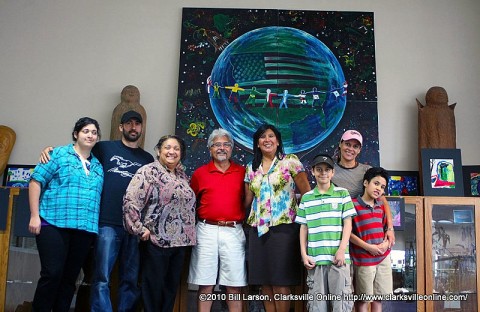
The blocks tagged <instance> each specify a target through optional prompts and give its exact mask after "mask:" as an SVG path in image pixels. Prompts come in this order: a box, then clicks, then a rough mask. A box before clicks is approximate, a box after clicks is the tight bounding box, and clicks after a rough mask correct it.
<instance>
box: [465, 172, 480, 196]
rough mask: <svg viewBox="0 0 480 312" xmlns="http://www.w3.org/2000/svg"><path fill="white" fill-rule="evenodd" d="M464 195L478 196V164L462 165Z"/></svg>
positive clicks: (479, 176)
mask: <svg viewBox="0 0 480 312" xmlns="http://www.w3.org/2000/svg"><path fill="white" fill-rule="evenodd" d="M462 169H463V187H464V189H465V196H474V197H479V196H480V166H463V167H462Z"/></svg>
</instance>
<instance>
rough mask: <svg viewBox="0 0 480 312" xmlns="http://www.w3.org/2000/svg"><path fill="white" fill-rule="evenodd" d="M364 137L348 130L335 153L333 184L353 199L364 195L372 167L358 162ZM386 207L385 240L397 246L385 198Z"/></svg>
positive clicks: (383, 198)
mask: <svg viewBox="0 0 480 312" xmlns="http://www.w3.org/2000/svg"><path fill="white" fill-rule="evenodd" d="M362 144H363V137H362V135H361V134H360V132H358V131H357V130H347V131H345V133H343V135H342V138H341V139H340V143H339V144H338V149H337V150H336V152H335V155H334V159H335V161H336V162H335V175H334V176H333V178H332V182H333V183H334V184H335V185H338V186H341V187H344V188H346V189H347V190H348V192H349V193H350V196H351V198H352V199H355V198H357V197H358V196H361V195H362V193H363V176H364V175H365V172H367V170H368V169H370V168H371V166H370V165H367V164H362V163H359V162H358V161H357V157H358V156H359V154H360V152H361V150H362ZM381 200H382V202H383V203H384V206H385V214H386V216H387V231H386V232H385V239H388V241H389V243H390V246H393V245H394V244H395V233H394V231H393V221H392V213H391V211H390V206H389V205H388V202H387V200H386V199H385V197H384V196H382V197H381Z"/></svg>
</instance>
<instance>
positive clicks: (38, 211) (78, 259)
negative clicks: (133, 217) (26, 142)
mask: <svg viewBox="0 0 480 312" xmlns="http://www.w3.org/2000/svg"><path fill="white" fill-rule="evenodd" d="M72 138H73V141H74V143H73V144H69V145H65V146H60V147H57V148H55V149H54V150H53V152H52V154H51V160H50V161H49V162H48V163H46V164H38V165H37V166H36V167H35V170H34V171H33V174H32V179H31V181H30V184H29V202H30V223H29V226H28V228H29V231H30V232H31V233H33V234H35V235H36V242H37V248H38V254H39V256H40V265H41V271H40V279H39V280H38V284H37V289H36V291H35V296H34V299H33V311H35V312H38V311H51V310H53V311H69V309H70V304H71V302H72V298H73V295H74V293H75V281H76V279H77V277H78V274H79V273H80V269H81V267H82V264H83V262H84V261H85V258H86V256H87V254H88V251H89V248H90V246H91V245H92V243H93V241H94V239H95V237H96V234H97V232H98V215H99V208H100V195H101V192H102V186H103V169H102V166H101V164H100V162H99V161H98V159H97V158H95V157H94V156H93V155H92V154H91V153H90V152H91V150H92V148H93V146H94V145H95V144H96V143H97V142H98V140H99V138H100V127H99V125H98V122H97V121H96V120H95V119H92V118H89V117H83V118H80V119H79V120H78V121H77V122H76V124H75V127H74V129H73V133H72Z"/></svg>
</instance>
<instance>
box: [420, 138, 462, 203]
mask: <svg viewBox="0 0 480 312" xmlns="http://www.w3.org/2000/svg"><path fill="white" fill-rule="evenodd" d="M422 171H423V172H422V178H423V194H424V195H425V196H463V195H464V189H463V178H462V176H463V174H462V158H461V153H460V150H459V149H454V148H452V149H436V148H422Z"/></svg>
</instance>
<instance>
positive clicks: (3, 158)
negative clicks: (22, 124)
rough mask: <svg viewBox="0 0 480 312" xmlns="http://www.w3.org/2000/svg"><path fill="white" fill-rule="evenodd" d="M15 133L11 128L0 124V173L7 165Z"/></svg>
mask: <svg viewBox="0 0 480 312" xmlns="http://www.w3.org/2000/svg"><path fill="white" fill-rule="evenodd" d="M16 138H17V135H16V134H15V131H13V129H12V128H9V127H7V126H0V175H2V173H3V171H4V170H5V167H6V166H7V163H8V159H9V158H10V154H11V153H12V149H13V145H14V144H15V139H16Z"/></svg>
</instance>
